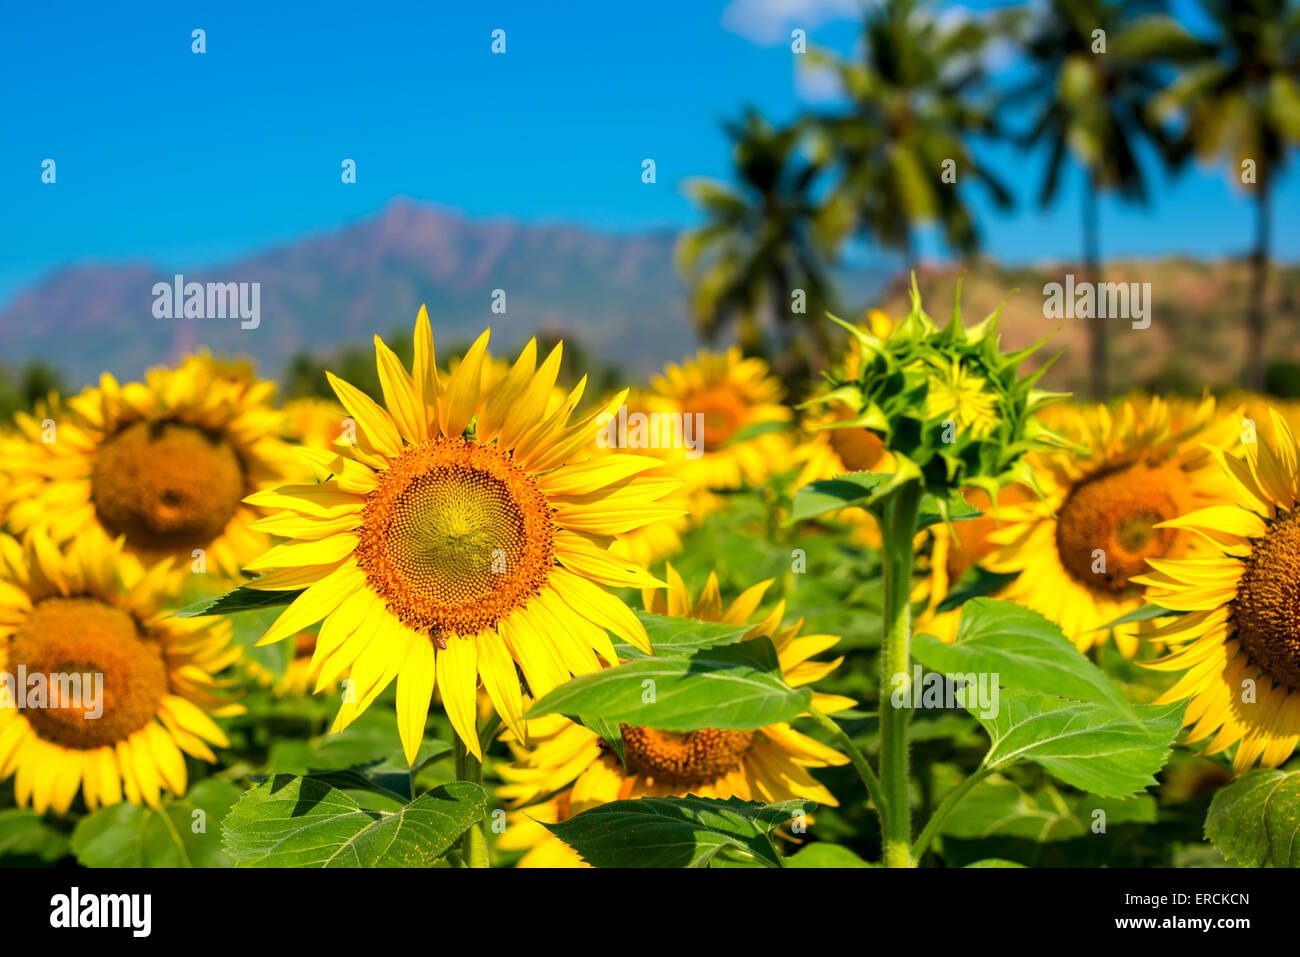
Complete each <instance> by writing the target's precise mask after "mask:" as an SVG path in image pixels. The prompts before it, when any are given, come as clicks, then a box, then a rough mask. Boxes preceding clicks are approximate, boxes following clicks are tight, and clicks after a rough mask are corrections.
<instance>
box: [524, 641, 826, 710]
mask: <svg viewBox="0 0 1300 957" xmlns="http://www.w3.org/2000/svg"><path fill="white" fill-rule="evenodd" d="M811 702H812V692H811V691H809V690H808V689H807V688H799V689H795V688H791V687H790V686H789V685H787V684H786V683H785V681H784V680H783V679H782V677H781V665H780V662H779V661H778V660H777V657H776V649H775V648H773V646H772V642H771V641H770V640H769V639H767V638H753V639H750V640H749V641H744V642H741V643H739V644H735V645H724V646H721V647H717V648H704V649H701V650H700V651H697V652H696V653H695V654H693V655H690V656H689V657H683V658H671V657H655V658H642V659H639V660H636V661H629V662H626V663H625V664H621V665H619V666H617V667H615V668H606V669H605V670H603V671H598V672H596V673H594V674H588V675H581V676H579V677H577V678H574V679H573V680H571V681H569V682H567V683H565V684H562V685H560V686H559V687H558V688H556V689H554V690H553V691H551V692H550V693H549V694H546V695H544V696H543V697H542V699H541V700H540V701H538V702H537V703H536V704H535V705H533V708H532V710H531V711H529V712H528V714H527V715H526V717H530V718H537V717H541V716H542V715H545V714H557V713H558V714H566V715H585V716H594V717H599V718H603V719H605V720H606V721H612V722H623V723H625V724H631V725H643V726H647V727H652V728H657V729H659V730H661V731H697V730H699V729H700V728H739V729H750V728H761V727H763V726H764V725H768V724H772V723H774V722H778V721H789V720H791V719H793V718H795V717H796V716H798V715H800V714H802V713H804V712H805V711H807V710H808V708H809V706H810V705H811Z"/></svg>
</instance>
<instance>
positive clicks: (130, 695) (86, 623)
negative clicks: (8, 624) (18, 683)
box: [8, 598, 168, 750]
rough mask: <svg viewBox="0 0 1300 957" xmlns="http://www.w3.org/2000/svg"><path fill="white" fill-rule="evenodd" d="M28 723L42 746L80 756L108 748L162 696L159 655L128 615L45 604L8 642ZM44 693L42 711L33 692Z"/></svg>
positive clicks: (95, 606) (99, 607) (59, 601)
mask: <svg viewBox="0 0 1300 957" xmlns="http://www.w3.org/2000/svg"><path fill="white" fill-rule="evenodd" d="M20 667H21V668H22V669H23V670H24V673H25V675H26V685H25V688H19V689H18V690H19V692H20V693H22V694H24V695H25V697H26V700H27V702H28V704H29V705H30V707H28V709H27V710H26V711H24V712H23V713H24V715H25V716H26V718H27V721H28V723H29V724H30V725H31V726H32V728H33V729H34V730H35V731H36V733H37V734H38V735H39V736H40V737H42V738H44V739H45V740H46V741H51V742H53V743H55V744H59V745H62V746H63V747H67V748H79V749H83V750H87V749H91V748H99V747H104V746H105V745H113V744H116V743H117V742H118V741H122V740H124V739H126V738H127V737H129V736H130V735H131V734H133V733H134V732H136V731H139V730H140V729H141V728H143V727H144V726H145V725H146V724H148V723H149V721H150V720H152V718H153V716H154V715H155V714H157V712H158V703H159V702H160V701H161V700H162V698H163V696H164V695H166V694H167V691H168V683H167V667H166V664H165V662H164V660H163V652H162V648H161V647H160V646H159V645H158V643H157V642H156V641H153V640H151V639H149V638H148V637H145V636H143V635H142V634H141V633H140V629H139V628H138V627H137V626H136V622H135V619H134V618H132V617H131V616H130V615H129V614H128V613H127V612H125V611H123V610H122V609H120V608H115V607H113V606H112V605H107V604H105V603H104V602H101V601H98V600H97V599H94V598H47V599H45V600H44V601H41V602H38V603H37V604H36V606H35V607H34V608H33V609H32V613H31V614H30V615H28V616H27V618H26V620H24V621H23V623H22V624H21V625H19V626H18V628H17V630H16V631H15V632H14V633H13V635H12V637H11V638H10V639H9V666H8V670H9V673H10V674H13V675H15V677H16V676H17V675H18V674H19V668H20ZM40 685H44V688H45V704H44V706H40V705H39V704H38V702H39V698H36V696H35V694H36V688H37V687H39V686H40Z"/></svg>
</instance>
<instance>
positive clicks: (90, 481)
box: [0, 355, 288, 577]
mask: <svg viewBox="0 0 1300 957" xmlns="http://www.w3.org/2000/svg"><path fill="white" fill-rule="evenodd" d="M273 390H274V385H273V384H272V383H270V382H261V381H258V380H256V379H254V378H253V377H252V375H251V373H250V372H248V370H247V369H245V368H240V367H232V366H229V365H223V364H221V363H218V362H217V361H215V360H214V359H212V358H211V357H210V356H207V355H198V356H192V357H190V358H188V359H186V360H185V361H184V362H182V363H181V365H180V366H179V367H178V368H176V369H167V368H157V369H153V370H151V371H150V372H149V374H148V375H147V376H146V380H145V381H144V382H129V383H127V384H125V385H119V384H118V383H117V381H116V380H115V379H114V378H113V377H112V376H111V375H108V374H107V373H105V374H104V375H103V376H102V377H101V378H100V382H99V386H98V387H91V388H87V389H86V390H84V391H83V392H82V393H81V394H80V395H77V396H75V397H74V398H71V399H68V400H67V401H66V403H59V402H56V403H55V404H54V405H52V406H51V407H50V408H49V409H48V410H47V411H45V413H44V415H43V416H42V414H41V413H40V412H38V413H37V415H36V416H33V415H26V414H20V415H18V416H16V421H17V424H18V427H19V428H20V430H21V431H22V433H23V435H24V441H23V442H22V443H12V444H11V447H10V448H9V449H8V450H7V451H9V453H10V458H9V461H8V464H7V466H6V471H7V477H8V479H9V481H8V482H6V483H5V487H0V512H3V511H5V504H6V503H7V505H8V513H9V514H8V518H7V521H8V523H9V526H10V527H11V528H12V529H13V530H14V531H15V532H17V533H20V534H22V533H26V532H27V531H28V530H29V529H33V528H38V527H39V528H42V529H44V530H45V532H46V534H48V535H49V537H50V538H51V539H52V540H53V541H54V542H55V543H56V544H62V543H65V542H68V541H70V540H72V539H73V538H81V537H84V536H93V537H95V538H96V539H98V540H99V542H100V543H101V544H106V543H108V542H110V541H112V540H114V539H116V538H117V537H118V536H122V537H124V538H125V541H126V549H127V551H128V552H129V553H131V554H134V555H136V556H138V557H139V558H140V559H141V560H142V561H144V562H146V563H153V562H156V561H159V560H161V559H163V558H168V557H172V558H175V559H177V560H178V561H183V562H186V563H188V562H190V561H191V560H192V559H194V558H197V557H198V556H197V555H195V554H194V553H195V550H202V551H203V553H204V556H205V559H206V560H205V564H208V563H209V561H210V563H211V564H214V565H215V566H216V569H217V570H218V571H219V572H220V573H221V574H223V575H226V576H228V577H231V576H235V575H237V574H238V572H239V566H240V563H241V562H243V561H245V560H247V559H249V558H251V557H252V556H254V555H256V554H257V553H258V552H260V551H262V550H264V549H265V548H266V546H267V538H266V536H265V535H262V534H260V533H257V532H254V531H252V530H250V528H249V525H250V523H251V522H252V521H253V520H254V519H255V518H256V517H257V512H256V511H255V510H254V509H252V508H251V507H249V506H247V505H245V504H243V502H242V501H241V500H242V499H243V498H244V496H246V495H248V494H249V493H250V492H254V491H256V490H257V489H259V488H263V487H265V486H266V485H268V484H273V483H277V482H280V481H283V477H284V468H285V466H286V464H287V459H286V455H287V449H288V447H287V446H286V445H285V444H284V443H283V442H281V441H280V439H279V438H278V435H279V434H280V431H281V424H282V416H281V413H279V412H277V411H276V410H275V409H273V408H272V407H271V405H270V403H269V399H270V395H271V392H272V391H273Z"/></svg>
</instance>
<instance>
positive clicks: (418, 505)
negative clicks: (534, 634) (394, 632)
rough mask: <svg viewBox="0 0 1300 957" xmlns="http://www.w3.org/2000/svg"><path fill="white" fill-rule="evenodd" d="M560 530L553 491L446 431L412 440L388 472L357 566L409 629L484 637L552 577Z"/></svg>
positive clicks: (373, 500) (372, 506)
mask: <svg viewBox="0 0 1300 957" xmlns="http://www.w3.org/2000/svg"><path fill="white" fill-rule="evenodd" d="M554 535H555V526H554V522H553V520H552V518H551V509H550V506H549V504H548V503H547V501H546V498H545V496H544V495H543V494H542V492H541V490H540V489H539V488H538V486H537V484H536V482H534V481H533V479H532V478H531V477H530V476H529V475H528V474H527V473H525V472H524V471H523V470H522V469H520V468H519V467H518V466H517V465H516V464H515V463H514V461H513V460H512V459H511V458H510V456H509V455H507V454H506V453H504V452H500V451H498V450H497V449H496V448H495V447H493V446H485V445H479V444H477V443H474V442H469V441H466V440H465V439H463V438H459V437H455V438H446V437H442V438H439V439H435V440H433V441H430V442H425V443H422V444H420V445H416V446H411V447H410V448H408V449H406V451H405V452H403V453H402V455H401V457H399V458H398V459H396V460H395V461H394V462H393V465H392V466H391V467H390V468H389V469H388V470H387V471H385V472H384V473H382V475H381V476H380V480H379V487H378V488H377V489H375V491H373V492H372V493H371V494H370V498H369V499H368V501H367V503H366V509H365V516H364V520H363V522H362V526H361V532H360V540H359V544H358V547H357V562H358V564H359V565H360V567H361V568H362V569H364V570H365V572H366V577H367V579H368V581H369V583H370V587H371V588H372V589H373V590H374V591H375V592H376V594H378V595H380V596H381V597H382V598H383V599H384V601H385V603H386V604H387V605H388V608H389V610H390V611H391V612H392V613H393V614H394V615H396V616H397V617H398V618H400V619H401V620H402V621H403V622H405V623H406V624H407V625H409V626H410V627H412V628H414V629H415V630H417V631H429V632H431V633H432V634H435V635H441V634H452V635H476V634H478V633H480V632H482V631H484V630H486V629H488V628H490V627H492V626H493V625H495V624H496V623H497V622H498V621H500V620H501V619H502V618H504V617H506V616H507V615H509V614H510V612H511V611H512V610H514V609H515V608H517V607H519V606H520V605H523V604H524V603H525V602H526V601H527V600H528V598H529V597H530V596H532V595H535V594H537V593H538V591H539V590H540V589H541V587H542V586H543V585H544V584H545V583H546V580H547V577H548V575H549V573H550V569H551V567H552V565H554V561H555V558H554V556H555V544H554Z"/></svg>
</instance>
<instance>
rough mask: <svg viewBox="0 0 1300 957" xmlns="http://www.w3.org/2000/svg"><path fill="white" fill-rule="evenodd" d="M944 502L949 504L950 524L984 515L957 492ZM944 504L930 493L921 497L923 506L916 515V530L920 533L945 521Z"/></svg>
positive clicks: (953, 492) (952, 493)
mask: <svg viewBox="0 0 1300 957" xmlns="http://www.w3.org/2000/svg"><path fill="white" fill-rule="evenodd" d="M944 502H946V504H947V519H948V521H950V522H959V521H962V520H963V519H970V518H979V517H980V515H982V514H983V513H982V512H981V511H980V510H979V509H978V508H976V507H975V506H974V505H972V504H971V503H970V502H968V501H966V496H964V495H962V493H961V492H960V491H957V490H954V491H952V492H951V493H949V495H948V497H947V498H946V499H945V500H944ZM942 504H943V503H941V502H940V501H939V499H938V498H936V497H935V496H933V495H931V494H930V493H929V492H927V493H926V494H924V495H922V496H921V505H920V508H919V510H918V512H917V515H916V530H917V531H918V532H919V531H920V530H921V529H923V528H929V527H930V526H931V525H938V524H939V523H940V522H942V521H943V520H944V511H945V510H944V508H943V507H942Z"/></svg>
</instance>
